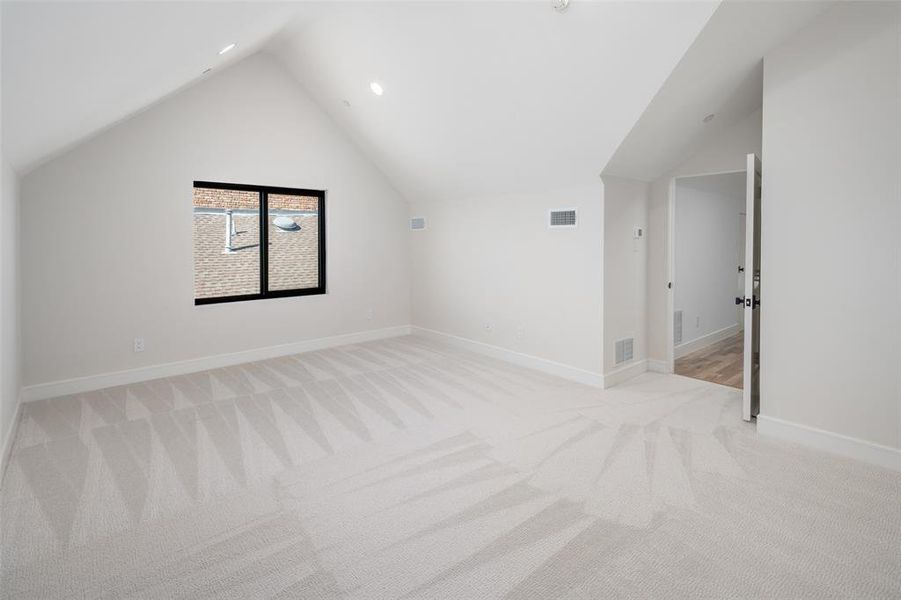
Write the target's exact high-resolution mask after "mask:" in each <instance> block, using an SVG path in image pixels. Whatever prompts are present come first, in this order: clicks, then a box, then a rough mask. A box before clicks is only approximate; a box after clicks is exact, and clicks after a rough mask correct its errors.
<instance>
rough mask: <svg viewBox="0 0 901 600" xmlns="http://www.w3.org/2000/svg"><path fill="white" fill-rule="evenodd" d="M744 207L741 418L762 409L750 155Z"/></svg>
mask: <svg viewBox="0 0 901 600" xmlns="http://www.w3.org/2000/svg"><path fill="white" fill-rule="evenodd" d="M746 194H747V195H746V202H747V206H746V210H745V298H744V299H745V347H744V363H745V364H744V386H743V388H744V389H743V391H742V418H744V420H745V421H750V420H751V417H755V416H757V413H759V412H760V159H759V158H757V155H756V154H749V155H748V172H747V188H746Z"/></svg>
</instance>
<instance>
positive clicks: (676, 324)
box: [673, 310, 682, 344]
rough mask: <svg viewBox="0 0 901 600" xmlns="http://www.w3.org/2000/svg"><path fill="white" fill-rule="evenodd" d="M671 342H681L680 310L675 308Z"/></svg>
mask: <svg viewBox="0 0 901 600" xmlns="http://www.w3.org/2000/svg"><path fill="white" fill-rule="evenodd" d="M673 343H674V344H681V343H682V311H681V310H677V311H676V312H675V313H674V314H673Z"/></svg>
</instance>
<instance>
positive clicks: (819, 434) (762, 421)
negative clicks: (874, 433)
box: [757, 415, 901, 471]
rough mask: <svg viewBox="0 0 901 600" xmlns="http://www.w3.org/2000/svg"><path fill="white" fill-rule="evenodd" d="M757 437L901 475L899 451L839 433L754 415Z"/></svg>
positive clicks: (900, 450)
mask: <svg viewBox="0 0 901 600" xmlns="http://www.w3.org/2000/svg"><path fill="white" fill-rule="evenodd" d="M757 433H759V434H760V435H765V436H768V437H773V438H778V439H781V440H785V441H788V442H794V443H797V444H800V445H802V446H809V447H811V448H816V449H817V450H823V451H824V452H830V453H832V454H838V455H840V456H845V457H848V458H853V459H856V460H860V461H863V462H867V463H870V464H873V465H878V466H880V467H885V468H886V469H892V470H895V471H901V448H892V447H891V446H883V445H881V444H874V443H873V442H868V441H866V440H861V439H858V438H853V437H850V436H846V435H842V434H840V433H833V432H831V431H825V430H823V429H817V428H816V427H808V426H807V425H800V424H798V423H792V422H790V421H783V420H782V419H776V418H774V417H767V416H766V415H757Z"/></svg>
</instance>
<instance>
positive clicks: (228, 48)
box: [219, 42, 238, 55]
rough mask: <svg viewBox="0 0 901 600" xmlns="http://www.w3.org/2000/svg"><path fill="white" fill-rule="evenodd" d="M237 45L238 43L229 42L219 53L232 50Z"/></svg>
mask: <svg viewBox="0 0 901 600" xmlns="http://www.w3.org/2000/svg"><path fill="white" fill-rule="evenodd" d="M237 45H238V44H237V43H236V42H232V43H231V44H229V45H228V46H226V47H225V48H223V49H222V50H220V51H219V54H220V55H222V54H225V53H226V52H228V51H229V50H234V49H235V46H237Z"/></svg>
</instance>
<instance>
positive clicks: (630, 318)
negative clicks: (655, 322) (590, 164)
mask: <svg viewBox="0 0 901 600" xmlns="http://www.w3.org/2000/svg"><path fill="white" fill-rule="evenodd" d="M647 218H648V184H647V183H646V182H643V181H635V180H632V179H623V178H620V177H604V373H608V374H609V373H611V372H612V371H614V370H616V369H619V368H623V367H628V366H629V365H633V364H638V363H641V361H643V360H644V359H646V358H647V318H646V314H647V238H646V237H642V239H640V240H636V239H633V228H634V227H641V228H642V229H643V230H647ZM645 235H646V234H645ZM624 338H632V339H633V347H632V351H633V359H632V360H631V361H629V362H627V363H623V364H620V365H617V364H616V342H617V340H621V339H624Z"/></svg>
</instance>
